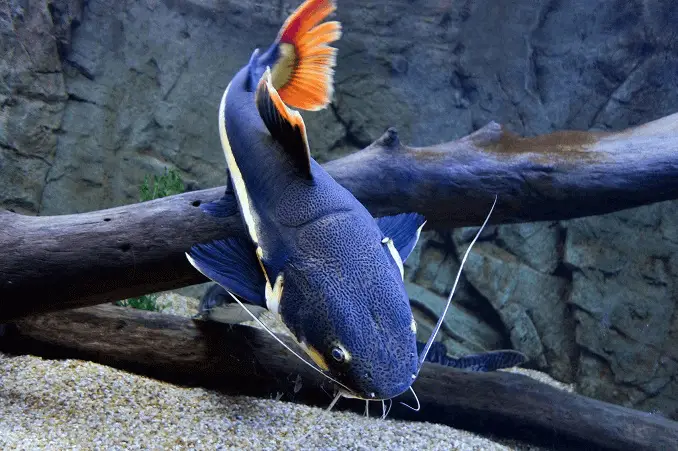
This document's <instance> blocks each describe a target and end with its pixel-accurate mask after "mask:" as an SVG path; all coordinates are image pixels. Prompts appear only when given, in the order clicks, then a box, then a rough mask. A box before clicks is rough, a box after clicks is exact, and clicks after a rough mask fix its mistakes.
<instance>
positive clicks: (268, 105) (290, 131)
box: [254, 68, 313, 180]
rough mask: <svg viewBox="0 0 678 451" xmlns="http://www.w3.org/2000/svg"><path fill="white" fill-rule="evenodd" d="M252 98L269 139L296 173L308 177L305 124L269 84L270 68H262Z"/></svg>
mask: <svg viewBox="0 0 678 451" xmlns="http://www.w3.org/2000/svg"><path fill="white" fill-rule="evenodd" d="M254 98H255V102H256V106H257V110H258V111H259V115H260V116H261V119H262V120H263V121H264V124H265V125H266V128H267V129H268V131H269V132H270V133H271V136H272V137H273V139H274V140H275V141H277V142H278V143H279V144H280V145H281V146H282V148H283V150H284V151H285V154H286V155H287V157H288V158H289V160H290V161H291V163H292V165H293V166H294V168H295V169H296V170H297V171H298V172H299V174H300V175H301V176H302V177H304V178H306V179H308V180H311V179H312V178H313V176H312V174H311V153H310V150H309V147H308V139H307V137H306V125H304V120H303V119H302V118H301V115H300V114H299V112H298V111H294V110H291V109H289V108H288V107H287V106H286V105H285V104H284V103H283V101H282V100H281V99H280V96H279V95H278V92H277V91H276V90H275V88H274V87H273V85H272V84H271V71H270V69H268V68H266V72H264V75H263V76H262V77H261V80H260V81H259V85H258V86H257V91H256V93H255V97H254Z"/></svg>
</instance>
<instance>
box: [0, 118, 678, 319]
mask: <svg viewBox="0 0 678 451" xmlns="http://www.w3.org/2000/svg"><path fill="white" fill-rule="evenodd" d="M677 150H678V114H674V115H671V116H667V117H665V118H663V119H659V120H657V121H654V122H650V123H648V124H645V125H643V126H640V127H636V128H633V129H629V130H626V131H623V132H619V133H593V132H558V133H553V134H549V135H544V136H538V137H535V138H519V137H517V136H515V135H513V134H511V133H509V132H506V131H505V130H503V129H502V128H501V127H500V126H499V125H498V124H495V123H491V124H489V125H487V126H486V127H484V128H482V129H481V130H478V131H477V132H475V133H473V134H472V135H469V136H467V137H465V138H462V139H460V140H458V141H453V142H449V143H446V144H441V145H438V146H433V147H423V148H411V147H406V146H403V145H402V144H401V143H400V142H399V141H398V139H397V136H396V134H395V132H393V131H389V132H387V133H386V134H385V135H384V136H382V137H381V138H380V139H379V140H377V141H376V142H375V143H374V144H372V145H371V146H370V147H368V148H366V149H364V150H362V151H360V152H357V153H355V154H353V155H349V156H347V157H345V158H341V159H339V160H336V161H332V162H330V163H328V164H327V165H326V168H327V170H328V171H329V172H330V174H331V175H332V176H333V177H335V178H336V180H337V181H338V182H339V183H341V184H342V185H344V186H346V187H347V188H348V189H350V190H351V191H352V192H353V193H354V194H355V195H356V196H357V198H358V199H359V200H360V201H361V202H363V203H364V204H365V205H366V206H367V208H368V209H369V210H370V211H371V212H372V214H373V215H375V216H381V215H386V214H393V213H399V212H407V211H417V212H420V213H422V214H424V215H425V216H426V217H427V218H428V219H429V221H430V223H431V224H433V225H437V226H445V227H457V226H467V225H477V224H480V223H481V222H482V219H483V218H484V216H485V215H486V214H487V210H488V209H489V207H490V204H491V202H492V199H493V197H494V195H495V194H497V195H498V196H499V201H498V204H497V208H496V209H495V212H494V214H493V217H492V222H493V223H511V222H526V221H537V220H547V219H565V218H573V217H578V216H587V215H594V214H601V213H607V212H611V211H615V210H621V209H625V208H630V207H635V206H638V205H643V204H649V203H652V202H657V201H662V200H668V199H675V198H678V152H677ZM222 193H223V188H213V189H209V190H204V191H198V192H192V193H186V194H182V195H178V196H173V197H169V198H164V199H159V200H156V201H151V202H146V203H141V204H135V205H129V206H124V207H119V208H113V209H110V210H103V211H96V212H91V213H83V214H77V215H65V216H53V217H30V216H22V215H18V214H13V213H9V212H4V213H0V249H2V252H1V253H0V321H2V320H7V319H10V318H16V317H20V316H23V315H27V314H31V313H40V312H45V311H51V310H59V309H64V308H71V307H79V306H86V305H93V304H97V303H102V302H106V301H114V300H118V299H123V298H126V297H131V296H138V295H140V294H144V293H149V292H153V291H163V290H169V289H173V288H178V287H182V286H186V285H190V284H194V283H200V282H203V281H204V280H205V279H204V278H203V277H202V276H201V275H200V274H199V273H198V272H197V271H195V270H194V269H193V268H192V267H191V266H190V265H189V264H188V262H187V261H186V259H185V257H184V252H185V251H186V250H188V249H189V248H190V246H191V245H192V244H195V243H198V242H207V241H210V240H213V239H216V238H223V237H224V236H227V235H234V234H240V233H243V230H242V227H241V222H240V218H239V217H237V216H234V217H231V218H227V219H224V220H215V219H212V218H210V217H208V216H207V215H205V214H203V213H202V212H201V210H200V208H197V207H198V206H199V205H200V204H201V203H205V202H209V201H212V200H215V199H217V198H219V197H220V196H221V195H222Z"/></svg>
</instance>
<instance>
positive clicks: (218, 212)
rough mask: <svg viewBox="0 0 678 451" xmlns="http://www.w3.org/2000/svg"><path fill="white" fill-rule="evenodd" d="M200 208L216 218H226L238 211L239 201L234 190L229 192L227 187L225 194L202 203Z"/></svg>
mask: <svg viewBox="0 0 678 451" xmlns="http://www.w3.org/2000/svg"><path fill="white" fill-rule="evenodd" d="M200 210H202V211H203V212H205V213H207V214H208V215H210V216H214V217H215V218H226V217H228V216H233V215H234V214H236V213H238V201H237V200H236V198H235V195H234V194H233V190H232V189H231V191H230V192H229V189H228V188H226V192H225V193H224V196H223V197H222V198H221V199H219V200H215V201H213V202H208V203H206V204H202V205H200Z"/></svg>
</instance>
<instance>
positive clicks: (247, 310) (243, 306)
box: [226, 290, 351, 392]
mask: <svg viewBox="0 0 678 451" xmlns="http://www.w3.org/2000/svg"><path fill="white" fill-rule="evenodd" d="M226 292H227V293H228V294H229V295H231V297H232V298H233V299H234V300H235V302H237V303H238V304H240V307H242V308H244V309H245V311H246V312H247V313H248V314H249V315H250V316H251V317H252V318H253V319H254V320H255V321H256V322H257V323H258V324H259V325H260V326H261V327H263V328H264V330H266V332H268V333H269V335H271V337H273V338H275V340H276V341H277V342H278V343H280V344H281V345H283V346H284V347H285V349H287V350H288V351H290V352H291V353H292V354H294V355H295V356H296V357H297V358H298V359H299V360H301V361H302V362H304V363H305V364H306V365H308V366H310V367H311V368H313V369H314V370H315V371H317V372H318V373H320V374H322V375H323V376H324V377H326V378H327V379H329V380H331V381H332V382H334V383H335V384H337V385H339V386H341V387H343V388H345V389H346V390H347V391H348V392H350V391H351V390H350V389H349V388H348V387H347V386H345V385H344V384H342V383H341V382H339V381H338V380H336V379H334V378H333V377H331V376H328V375H327V374H325V372H324V371H322V370H321V369H320V368H316V367H315V365H313V364H312V363H311V362H309V361H308V360H306V359H304V358H303V357H302V356H300V355H299V354H298V353H297V352H295V351H294V350H293V349H292V348H290V347H289V346H287V345H286V344H285V342H284V341H282V340H281V339H280V338H278V336H277V335H276V334H275V333H274V332H273V331H272V330H271V329H269V328H268V327H267V326H266V324H264V323H263V322H262V321H261V320H260V319H259V318H258V317H257V316H256V315H255V314H254V313H252V312H251V311H250V309H248V308H247V307H245V304H243V303H242V302H241V301H240V299H238V298H237V297H235V296H234V295H233V293H231V292H230V291H228V290H226Z"/></svg>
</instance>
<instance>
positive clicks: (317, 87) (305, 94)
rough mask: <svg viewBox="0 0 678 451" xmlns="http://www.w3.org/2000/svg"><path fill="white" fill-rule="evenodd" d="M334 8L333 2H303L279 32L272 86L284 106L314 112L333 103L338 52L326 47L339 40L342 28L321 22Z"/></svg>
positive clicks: (336, 24) (336, 23)
mask: <svg viewBox="0 0 678 451" xmlns="http://www.w3.org/2000/svg"><path fill="white" fill-rule="evenodd" d="M336 8H337V7H336V5H335V2H334V0H306V1H305V2H304V3H302V4H301V5H300V6H299V7H298V8H297V9H296V10H295V11H294V12H293V13H292V14H291V15H290V17H288V18H287V20H286V21H285V23H284V24H283V26H282V28H281V29H280V32H279V33H278V39H277V40H276V42H275V43H274V46H277V52H276V53H277V55H278V58H277V61H276V62H275V64H273V66H272V68H271V69H272V71H273V77H272V78H273V86H275V88H276V89H278V91H279V92H280V97H281V98H282V100H283V101H284V102H285V103H286V104H287V105H290V106H292V107H294V108H300V109H302V110H307V111H316V110H321V109H323V108H325V107H326V106H327V105H328V104H329V103H330V101H331V100H332V93H333V91H334V86H333V78H334V66H335V65H336V54H337V49H335V48H333V47H330V46H329V45H328V44H329V43H331V42H333V41H336V40H338V39H339V38H340V37H341V24H340V23H339V22H337V21H331V22H325V23H322V24H320V22H321V21H323V20H324V19H325V18H326V17H327V16H329V15H330V14H331V13H332V12H334V10H335V9H336Z"/></svg>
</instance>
